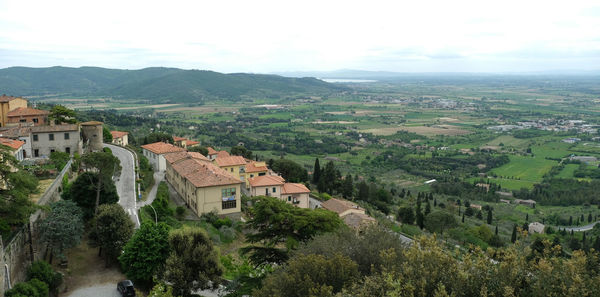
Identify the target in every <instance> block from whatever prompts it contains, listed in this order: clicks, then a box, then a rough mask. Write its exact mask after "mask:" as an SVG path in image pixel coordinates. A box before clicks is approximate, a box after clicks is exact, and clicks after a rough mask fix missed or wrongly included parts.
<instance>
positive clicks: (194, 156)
mask: <svg viewBox="0 0 600 297" xmlns="http://www.w3.org/2000/svg"><path fill="white" fill-rule="evenodd" d="M188 155H190V156H191V157H192V158H194V159H198V160H202V161H210V160H209V159H208V158H207V157H206V156H204V155H203V154H201V153H198V152H188Z"/></svg>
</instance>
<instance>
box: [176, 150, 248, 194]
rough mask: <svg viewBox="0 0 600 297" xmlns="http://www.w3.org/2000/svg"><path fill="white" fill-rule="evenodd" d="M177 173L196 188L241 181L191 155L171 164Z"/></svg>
mask: <svg viewBox="0 0 600 297" xmlns="http://www.w3.org/2000/svg"><path fill="white" fill-rule="evenodd" d="M172 167H173V170H175V171H176V172H177V173H178V174H179V175H181V176H183V177H185V179H186V180H188V181H189V182H190V183H192V184H193V185H194V186H195V187H197V188H204V187H213V186H222V185H233V184H239V183H242V181H241V180H239V179H237V178H235V177H233V176H232V175H230V174H229V173H228V172H227V171H225V170H223V169H221V168H219V167H217V166H215V165H213V164H212V163H210V162H205V161H201V160H197V159H193V158H191V157H188V158H184V159H180V160H179V161H176V162H174V163H173V165H172Z"/></svg>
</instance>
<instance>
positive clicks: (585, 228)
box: [557, 222, 599, 232]
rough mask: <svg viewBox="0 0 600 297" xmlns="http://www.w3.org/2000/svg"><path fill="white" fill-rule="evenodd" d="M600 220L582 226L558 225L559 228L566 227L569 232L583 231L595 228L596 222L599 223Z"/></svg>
mask: <svg viewBox="0 0 600 297" xmlns="http://www.w3.org/2000/svg"><path fill="white" fill-rule="evenodd" d="M598 223H599V222H594V223H591V224H588V225H585V226H581V227H557V228H561V229H565V230H566V231H567V232H571V231H573V232H583V231H589V230H592V229H594V226H595V225H596V224H598Z"/></svg>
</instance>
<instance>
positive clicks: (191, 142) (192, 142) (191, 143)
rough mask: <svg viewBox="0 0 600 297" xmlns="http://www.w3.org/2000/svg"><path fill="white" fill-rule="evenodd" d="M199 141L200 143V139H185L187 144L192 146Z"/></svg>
mask: <svg viewBox="0 0 600 297" xmlns="http://www.w3.org/2000/svg"><path fill="white" fill-rule="evenodd" d="M199 143H200V141H193V140H188V141H186V144H187V146H192V145H196V144H199Z"/></svg>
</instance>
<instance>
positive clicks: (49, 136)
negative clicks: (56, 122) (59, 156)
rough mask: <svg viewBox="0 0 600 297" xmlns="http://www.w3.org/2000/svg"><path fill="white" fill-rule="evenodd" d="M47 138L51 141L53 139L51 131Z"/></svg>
mask: <svg viewBox="0 0 600 297" xmlns="http://www.w3.org/2000/svg"><path fill="white" fill-rule="evenodd" d="M48 139H49V140H50V141H53V140H54V134H53V133H50V134H48Z"/></svg>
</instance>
